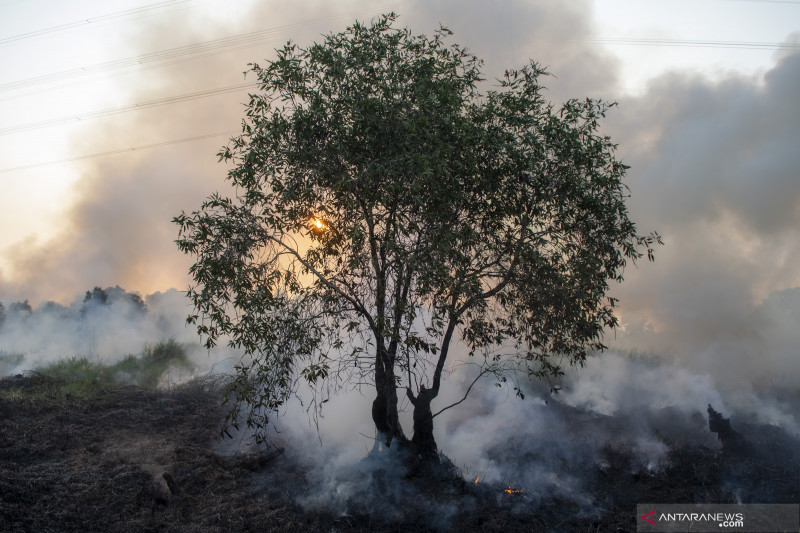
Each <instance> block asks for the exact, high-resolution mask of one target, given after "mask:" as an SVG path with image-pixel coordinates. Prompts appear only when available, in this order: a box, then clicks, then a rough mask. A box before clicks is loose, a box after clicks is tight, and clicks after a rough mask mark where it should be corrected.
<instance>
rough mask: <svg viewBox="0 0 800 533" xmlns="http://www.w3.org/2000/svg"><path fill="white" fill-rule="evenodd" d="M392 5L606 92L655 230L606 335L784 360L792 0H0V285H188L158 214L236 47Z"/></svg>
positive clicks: (236, 84) (249, 51)
mask: <svg viewBox="0 0 800 533" xmlns="http://www.w3.org/2000/svg"><path fill="white" fill-rule="evenodd" d="M392 10H393V11H396V12H397V13H399V14H400V15H401V17H400V24H401V25H406V26H409V27H410V28H411V29H412V30H413V31H415V32H418V33H423V32H424V33H430V32H432V31H433V30H434V29H436V28H437V27H438V25H439V23H441V24H443V25H445V26H447V27H448V28H450V29H451V30H452V31H453V32H454V33H455V35H454V37H453V41H454V42H458V43H460V44H463V45H466V46H468V47H469V48H470V49H471V51H472V52H474V53H475V54H476V55H478V56H479V57H482V58H483V59H484V60H485V69H484V70H485V73H486V74H487V76H488V77H489V78H490V79H491V78H493V77H496V76H498V75H499V74H500V73H501V72H502V71H503V69H505V68H509V67H519V66H522V65H523V64H525V63H526V62H527V60H528V59H529V58H532V59H535V60H536V61H538V62H539V63H541V64H544V65H547V66H548V67H549V70H550V72H551V73H552V74H553V77H551V78H550V79H549V80H548V83H547V85H548V88H549V95H550V97H551V98H552V99H553V100H554V101H555V102H560V101H563V100H564V99H566V98H570V97H579V98H583V97H585V96H590V97H596V98H604V99H611V100H616V101H618V102H619V104H620V105H619V107H618V108H617V109H615V110H614V111H613V113H612V114H611V115H610V116H609V119H608V121H607V123H606V132H607V133H608V134H609V135H611V136H612V138H613V139H614V140H615V141H616V142H618V143H619V151H620V153H621V155H622V158H623V160H624V161H625V162H626V163H628V164H629V165H631V170H630V171H629V175H628V184H629V186H630V189H631V198H630V207H631V211H632V214H633V216H634V219H635V220H636V222H637V223H638V227H639V229H640V231H641V232H643V233H646V232H649V231H651V230H657V231H659V232H660V233H661V234H662V235H663V236H664V239H665V243H666V245H665V246H664V247H662V248H660V249H659V250H658V251H657V259H656V262H655V263H653V264H649V263H642V264H640V265H639V267H638V268H636V269H631V270H629V272H628V274H627V276H626V281H625V283H624V284H623V285H621V286H619V287H615V288H614V293H615V295H616V296H618V297H619V298H621V308H620V311H619V312H620V316H621V318H622V322H623V325H624V327H623V328H622V329H621V330H620V331H619V332H618V333H617V335H616V337H615V338H611V339H609V341H610V343H611V344H613V345H615V346H619V347H622V348H627V349H635V350H641V351H654V352H658V353H659V354H667V355H669V356H671V357H676V358H684V359H689V360H691V361H693V362H694V363H695V364H698V365H699V366H701V367H703V366H704V365H705V366H706V367H711V366H714V365H719V363H720V361H723V360H724V361H728V362H734V363H735V365H734V366H736V368H739V369H744V370H745V372H746V373H748V374H749V375H752V376H754V377H755V379H756V380H761V381H763V383H764V384H765V385H768V384H770V383H772V382H774V380H775V379H789V378H791V379H795V380H796V379H800V371H798V367H800V364H798V360H799V359H800V354H798V348H797V346H800V338H798V333H797V332H798V331H800V329H799V328H800V98H799V97H798V94H800V93H798V87H800V33H798V32H800V1H790V0H760V1H759V0H670V1H669V2H667V1H666V0H570V1H569V2H564V1H561V0H494V1H493V0H488V1H487V0H483V1H480V2H477V1H460V0H459V1H456V0H438V1H437V0H432V1H428V2H424V1H421V0H416V1H414V0H410V1H396V2H392V1H390V0H376V1H367V0H352V1H336V2H333V1H329V2H324V1H322V0H319V1H311V0H302V1H297V2H273V1H266V0H265V1H257V0H249V1H247V0H233V1H231V0H226V1H221V0H165V1H156V0H141V1H138V2H137V1H123V0H118V1H115V2H101V1H99V0H74V1H71V2H68V3H67V2H59V1H56V0H0V65H2V68H0V301H3V302H5V303H6V304H8V303H9V302H10V301H14V300H21V299H30V301H31V302H32V303H33V304H34V305H35V304H37V303H38V302H42V301H44V300H48V299H53V300H57V301H61V302H64V303H68V302H69V301H71V300H72V299H73V298H74V297H75V295H77V294H80V293H81V292H82V291H84V290H86V289H87V288H90V287H93V286H96V285H99V286H103V287H105V286H111V285H116V284H119V285H121V286H122V287H124V288H125V289H127V290H129V291H139V292H140V293H142V294H148V293H152V292H154V291H164V290H166V289H168V288H171V287H177V288H179V289H183V288H185V287H186V285H187V283H188V278H187V275H186V271H187V269H188V266H189V262H188V259H187V258H185V257H183V256H182V255H181V254H179V253H178V251H177V249H176V247H175V245H174V243H173V240H174V239H175V238H176V231H175V227H174V225H173V224H171V223H170V219H171V218H172V217H173V216H174V215H176V214H178V213H179V212H180V211H181V210H187V211H189V210H193V209H195V208H197V207H198V206H199V204H200V202H201V201H202V199H203V198H205V197H206V196H207V195H208V194H210V193H211V192H213V191H215V190H222V189H223V188H224V183H223V180H224V176H225V173H226V168H225V167H224V166H223V165H222V164H220V163H218V162H217V158H216V153H217V151H218V150H219V148H220V147H221V146H222V145H223V144H225V141H226V138H227V137H229V136H230V135H232V134H234V133H236V132H237V130H238V127H239V123H240V118H241V116H242V109H243V108H242V102H244V101H245V100H246V97H247V92H248V90H251V88H250V87H249V84H251V83H252V82H253V80H252V79H247V78H244V77H243V75H242V73H243V71H244V70H246V68H247V63H248V62H252V61H256V62H258V61H263V60H264V59H265V58H266V59H269V58H271V57H273V50H274V49H275V48H276V47H279V46H281V45H282V44H283V43H284V42H286V41H287V40H289V39H292V40H294V41H296V42H298V43H300V44H302V45H305V44H309V43H311V42H312V41H314V40H319V39H320V36H321V35H322V34H324V33H328V32H331V31H339V30H342V29H344V27H345V26H346V25H348V24H349V23H351V22H352V21H353V20H355V19H356V18H358V19H359V20H366V21H368V20H370V19H371V18H372V17H374V16H376V15H378V14H380V13H382V12H388V11H392ZM776 376H778V377H776ZM787 376H788V377H787Z"/></svg>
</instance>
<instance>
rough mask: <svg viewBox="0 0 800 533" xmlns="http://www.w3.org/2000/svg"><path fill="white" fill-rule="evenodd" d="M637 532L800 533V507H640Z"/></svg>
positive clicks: (643, 505)
mask: <svg viewBox="0 0 800 533" xmlns="http://www.w3.org/2000/svg"><path fill="white" fill-rule="evenodd" d="M636 517H637V518H636V530H637V531H640V532H642V533H646V532H653V533H661V532H671V531H692V532H701V531H714V532H722V531H738V532H742V533H770V532H774V531H793V532H796V531H798V526H800V505H798V504H785V505H784V504H781V505H772V504H769V505H768V504H748V505H733V504H730V505H729V504H657V503H642V504H639V505H637V506H636Z"/></svg>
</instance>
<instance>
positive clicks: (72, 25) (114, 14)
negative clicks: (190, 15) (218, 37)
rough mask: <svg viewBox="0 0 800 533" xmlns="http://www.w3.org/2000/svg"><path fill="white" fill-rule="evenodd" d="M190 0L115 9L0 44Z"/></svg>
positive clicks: (1, 43)
mask: <svg viewBox="0 0 800 533" xmlns="http://www.w3.org/2000/svg"><path fill="white" fill-rule="evenodd" d="M191 1H192V0H167V1H164V2H158V3H157V4H150V5H146V6H142V7H136V8H133V9H126V10H124V11H117V12H116V13H109V14H108V15H101V16H99V17H92V18H88V19H83V20H77V21H75V22H68V23H67V24H61V25H59V26H51V27H50V28H43V29H41V30H35V31H29V32H27V33H21V34H19V35H14V36H12V37H5V38H3V39H0V46H3V45H6V44H10V43H14V42H17V41H22V40H24V39H30V38H32V37H40V36H42V35H47V34H49V33H56V32H59V31H64V30H70V29H73V28H79V27H81V26H86V25H87V24H93V23H97V22H103V21H106V20H113V19H116V18H123V17H128V16H130V15H138V14H139V13H144V12H146V11H150V10H153V9H161V8H163V7H169V6H173V5H176V4H185V3H186V2H191Z"/></svg>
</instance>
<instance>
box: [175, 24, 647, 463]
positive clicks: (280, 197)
mask: <svg viewBox="0 0 800 533" xmlns="http://www.w3.org/2000/svg"><path fill="white" fill-rule="evenodd" d="M394 21H395V16H394V15H388V16H384V17H382V18H381V19H380V20H378V21H377V22H375V23H373V24H372V25H371V26H365V25H362V24H359V23H356V24H354V25H353V26H352V27H350V28H348V29H347V30H346V31H344V32H342V33H338V34H332V35H328V36H327V37H326V38H325V40H324V42H322V43H320V44H314V45H312V46H310V47H309V48H305V49H303V48H298V47H297V46H296V45H294V44H291V43H289V44H288V45H287V46H285V47H284V48H283V49H281V50H278V51H277V59H275V60H274V61H270V62H268V63H267V65H266V66H264V67H262V66H260V65H258V64H251V65H250V69H249V72H251V73H253V74H254V75H255V76H256V77H257V78H258V82H259V92H258V93H256V94H252V95H250V101H249V103H248V104H247V105H246V109H245V118H244V120H243V122H242V134H241V135H240V136H238V137H236V138H234V139H232V140H231V143H230V144H229V145H228V146H227V147H225V148H223V149H222V151H221V152H220V153H219V157H220V159H221V160H224V161H227V162H230V163H232V165H233V166H232V169H231V170H230V171H229V173H228V180H229V181H230V183H231V184H232V185H233V187H234V188H235V191H236V192H235V195H233V197H225V196H222V195H220V194H218V193H217V194H214V195H212V196H210V197H209V198H208V199H207V200H206V201H205V202H204V203H203V204H202V206H201V207H200V209H199V210H197V211H194V212H192V213H191V214H186V213H185V212H182V213H181V214H180V215H179V216H177V217H176V218H175V219H174V222H176V223H177V224H178V226H179V228H180V229H179V239H178V240H177V241H176V242H177V244H178V246H179V248H180V249H181V250H182V251H183V252H185V253H187V254H191V255H193V256H194V258H195V262H194V264H193V265H192V267H191V268H190V274H191V276H192V278H193V285H192V286H190V287H189V289H188V296H189V297H190V298H191V300H192V301H193V303H194V306H195V313H194V314H192V315H191V316H190V317H189V322H191V323H194V324H196V325H197V328H198V331H199V333H200V334H201V335H203V336H204V337H205V339H206V342H207V345H208V346H213V345H214V344H215V343H216V342H218V341H219V340H221V339H227V341H228V342H229V343H230V344H231V345H232V346H235V347H237V348H242V349H244V352H245V354H246V356H245V357H244V358H243V359H242V362H241V364H239V365H238V366H237V367H236V377H235V380H234V382H233V385H232V387H231V389H230V391H229V393H228V395H227V400H228V401H229V402H230V404H231V405H232V410H231V413H230V414H229V421H230V422H231V423H232V424H234V426H236V427H238V426H237V424H238V421H239V420H240V419H241V417H242V416H244V415H243V413H242V412H241V411H240V409H241V406H242V405H244V406H245V407H246V409H247V414H246V421H247V424H248V425H250V426H251V427H254V428H256V429H259V430H262V429H264V427H265V426H266V424H267V422H268V421H269V416H270V414H271V413H273V412H275V411H276V410H277V409H278V408H280V406H281V405H283V403H284V402H285V401H286V399H287V398H288V397H289V396H290V395H291V394H292V393H293V392H294V391H295V390H296V387H297V386H298V383H299V381H298V380H302V381H305V382H307V383H309V384H310V385H311V386H313V387H319V386H321V385H323V384H324V383H326V382H329V381H330V380H340V381H344V382H347V383H351V384H363V383H369V384H370V385H373V386H374V388H375V399H374V402H373V406H372V418H373V421H374V423H375V427H376V429H377V431H378V434H379V436H380V439H381V441H382V442H383V443H384V444H385V445H387V446H389V445H391V444H392V443H393V442H398V443H400V444H401V445H409V446H410V447H411V448H412V449H413V451H414V452H415V454H416V455H418V456H423V457H431V458H433V457H435V456H436V453H437V448H436V443H435V441H434V438H433V418H434V417H435V416H436V414H438V412H441V410H442V409H440V410H439V411H438V412H437V413H433V410H432V407H431V406H432V403H433V401H434V400H435V399H436V398H437V397H438V395H439V392H440V387H441V383H442V379H443V376H444V374H445V363H446V362H447V361H448V359H450V358H451V348H452V346H453V344H454V343H456V342H461V343H462V344H463V345H464V346H465V348H466V351H468V353H469V361H470V362H474V364H475V365H476V368H477V372H476V380H477V378H479V377H481V376H484V375H487V374H488V375H492V376H494V377H495V378H497V379H498V380H499V381H505V380H507V379H508V378H509V377H511V378H514V379H517V378H518V377H519V376H523V377H525V376H535V377H539V378H547V377H551V376H557V375H559V374H561V373H562V372H563V367H564V365H566V364H580V363H581V362H582V361H583V360H584V358H585V357H586V354H587V353H588V352H590V351H594V350H598V349H602V348H603V345H602V343H601V339H602V335H603V331H604V329H608V328H613V327H614V326H615V325H616V318H615V316H614V313H613V309H614V306H615V303H616V302H615V300H614V299H613V298H610V297H608V296H607V294H606V293H607V291H608V288H609V282H610V281H612V280H613V281H621V280H622V272H623V269H624V267H625V265H626V262H627V261H635V260H636V259H638V258H640V257H641V256H642V255H643V254H645V253H646V254H647V255H648V257H649V258H651V259H652V252H653V248H652V246H653V244H654V242H655V241H656V240H658V235H657V234H650V235H647V236H639V235H638V234H637V233H636V228H635V225H634V224H633V223H632V222H631V221H630V220H629V217H628V213H627V209H626V205H625V199H626V197H627V190H626V188H625V186H624V184H623V182H622V178H623V176H624V174H625V170H626V168H627V167H626V166H625V165H623V164H622V163H621V162H619V161H618V160H617V159H616V158H615V156H614V149H615V145H614V144H612V143H611V141H610V139H609V138H608V137H604V136H601V135H599V134H598V128H599V121H600V119H602V117H603V116H604V115H605V113H606V110H607V109H608V107H610V106H609V105H608V104H605V103H603V102H598V101H593V100H589V99H587V100H585V101H576V100H571V101H569V102H567V103H566V104H564V105H563V106H562V107H560V108H559V109H558V110H555V109H554V106H553V105H552V104H550V103H548V102H547V101H546V100H545V98H544V97H543V96H542V90H543V88H542V86H541V85H540V83H539V79H540V77H542V76H544V75H546V72H545V71H544V70H543V69H541V68H540V67H538V66H537V65H536V64H535V63H531V64H530V65H528V66H526V67H525V68H522V69H521V70H511V71H508V72H506V74H505V77H504V78H503V79H502V80H499V85H498V87H496V88H495V89H494V90H490V91H487V92H485V93H481V92H480V91H479V86H480V84H481V82H482V81H483V80H482V78H481V73H480V66H481V63H480V61H479V60H478V59H477V58H476V57H475V56H472V55H470V54H469V53H468V52H467V51H466V49H464V48H462V47H459V46H458V45H450V46H448V45H446V44H445V39H446V38H447V36H448V35H450V32H449V31H448V30H447V29H445V28H441V29H440V30H439V31H437V32H435V34H434V35H433V37H427V36H424V35H423V36H413V35H412V34H411V33H410V32H409V31H408V30H407V29H397V28H395V27H393V23H394ZM474 383H475V382H473V385H474ZM514 383H516V382H514ZM471 388H472V385H470V387H469V389H468V390H467V391H466V393H468V392H469V390H471ZM398 390H399V391H401V394H405V395H406V396H407V397H408V398H409V399H410V401H411V403H412V405H413V408H414V428H413V431H414V433H413V438H412V439H411V440H410V441H409V440H408V439H407V437H406V436H405V434H404V432H403V429H402V427H401V425H400V422H399V419H398ZM516 390H517V392H518V394H519V395H520V396H522V395H523V392H522V390H521V389H520V388H519V386H517V387H516ZM465 397H466V396H465ZM446 408H448V407H444V409H446Z"/></svg>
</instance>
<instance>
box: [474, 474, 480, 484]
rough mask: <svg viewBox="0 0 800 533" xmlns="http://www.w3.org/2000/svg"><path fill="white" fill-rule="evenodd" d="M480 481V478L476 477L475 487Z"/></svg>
mask: <svg viewBox="0 0 800 533" xmlns="http://www.w3.org/2000/svg"><path fill="white" fill-rule="evenodd" d="M480 479H481V476H478V477H476V478H475V484H476V485H477V484H478V481H480Z"/></svg>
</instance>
